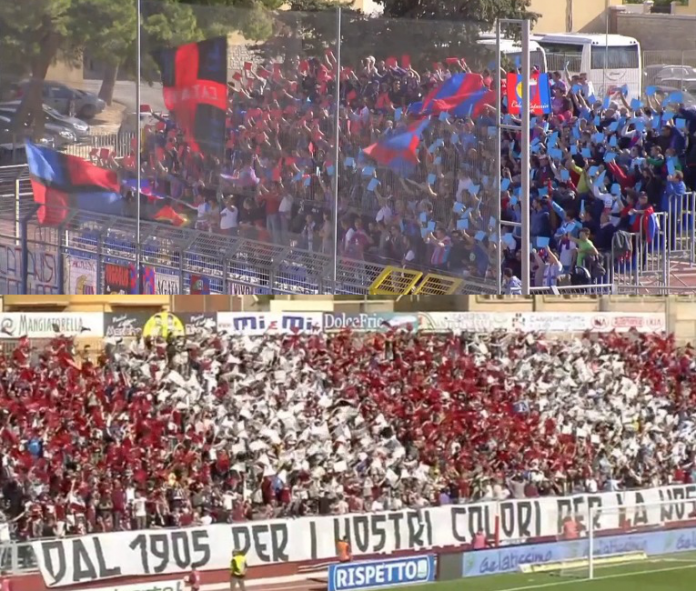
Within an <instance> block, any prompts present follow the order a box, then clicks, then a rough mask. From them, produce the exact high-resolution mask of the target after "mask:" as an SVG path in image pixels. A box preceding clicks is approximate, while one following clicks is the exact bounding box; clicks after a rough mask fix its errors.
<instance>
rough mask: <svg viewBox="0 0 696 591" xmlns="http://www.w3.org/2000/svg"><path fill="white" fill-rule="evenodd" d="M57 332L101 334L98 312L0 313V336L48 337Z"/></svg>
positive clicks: (66, 334)
mask: <svg viewBox="0 0 696 591" xmlns="http://www.w3.org/2000/svg"><path fill="white" fill-rule="evenodd" d="M58 334H62V335H65V336H70V337H75V336H83V337H103V336H104V314H102V313H101V312H80V313H77V312H55V313H53V312H26V313H25V312H6V313H4V314H0V339H18V338H20V337H24V336H26V337H29V338H33V339H50V338H53V337H55V336H56V335H58Z"/></svg>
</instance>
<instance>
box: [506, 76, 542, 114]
mask: <svg viewBox="0 0 696 591" xmlns="http://www.w3.org/2000/svg"><path fill="white" fill-rule="evenodd" d="M550 88H551V87H550V86H549V75H548V74H537V75H534V76H532V78H531V80H530V81H529V92H531V95H532V96H531V97H530V98H529V107H530V109H531V110H532V113H534V115H544V114H546V113H550V112H551V91H550ZM507 100H508V103H507V104H508V113H510V115H519V114H520V109H521V108H522V76H521V75H520V74H508V79H507Z"/></svg>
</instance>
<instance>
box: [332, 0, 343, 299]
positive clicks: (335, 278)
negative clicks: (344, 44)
mask: <svg viewBox="0 0 696 591" xmlns="http://www.w3.org/2000/svg"><path fill="white" fill-rule="evenodd" d="M337 10H338V12H337V14H336V91H335V92H336V106H335V109H336V113H334V127H335V130H334V136H335V137H334V142H335V143H336V145H335V146H334V186H333V202H334V203H333V206H334V219H333V226H334V227H333V231H334V251H333V289H332V290H331V292H330V293H336V285H337V283H338V171H339V167H338V159H339V157H340V145H339V134H340V130H341V7H340V6H339V7H338V9H337Z"/></svg>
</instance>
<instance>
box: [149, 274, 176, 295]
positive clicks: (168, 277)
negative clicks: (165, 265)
mask: <svg viewBox="0 0 696 591" xmlns="http://www.w3.org/2000/svg"><path fill="white" fill-rule="evenodd" d="M155 293H156V294H157V295H179V294H180V293H181V281H180V278H179V276H178V275H172V274H171V273H165V272H163V271H162V270H161V269H159V268H155Z"/></svg>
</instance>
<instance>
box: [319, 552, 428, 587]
mask: <svg viewBox="0 0 696 591" xmlns="http://www.w3.org/2000/svg"><path fill="white" fill-rule="evenodd" d="M434 580H435V556H433V555H429V556H412V557H408V558H394V559H391V560H368V561H364V562H347V563H342V564H332V565H331V566H329V589H328V591H354V590H356V589H375V588H379V587H397V586H399V585H411V584H414V583H430V582H432V581H434Z"/></svg>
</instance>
